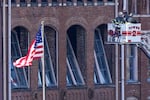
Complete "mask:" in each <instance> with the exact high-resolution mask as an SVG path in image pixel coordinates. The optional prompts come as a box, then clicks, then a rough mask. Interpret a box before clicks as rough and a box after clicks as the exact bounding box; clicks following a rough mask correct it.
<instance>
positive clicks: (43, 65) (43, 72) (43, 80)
mask: <svg viewBox="0 0 150 100" xmlns="http://www.w3.org/2000/svg"><path fill="white" fill-rule="evenodd" d="M41 24H42V26H41V32H42V41H43V47H44V21H42V22H41ZM43 49H44V48H43ZM41 60H42V82H43V100H45V95H46V94H45V92H46V91H45V64H44V50H43V57H42V58H41Z"/></svg>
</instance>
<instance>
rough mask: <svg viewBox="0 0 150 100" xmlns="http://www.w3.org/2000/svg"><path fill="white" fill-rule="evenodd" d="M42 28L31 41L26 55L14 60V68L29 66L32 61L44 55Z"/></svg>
mask: <svg viewBox="0 0 150 100" xmlns="http://www.w3.org/2000/svg"><path fill="white" fill-rule="evenodd" d="M41 29H42V26H40V29H39V31H38V32H37V34H36V37H35V39H34V40H33V41H32V43H31V45H30V47H29V49H28V52H27V55H26V56H24V57H21V58H19V59H18V60H16V61H15V62H14V63H13V65H14V66H16V67H24V66H31V65H32V61H33V60H34V59H39V58H41V57H42V56H43V53H44V42H43V39H42V30H41Z"/></svg>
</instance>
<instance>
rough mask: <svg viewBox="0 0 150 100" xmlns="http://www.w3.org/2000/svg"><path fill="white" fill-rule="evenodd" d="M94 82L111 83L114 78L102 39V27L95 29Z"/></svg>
mask: <svg viewBox="0 0 150 100" xmlns="http://www.w3.org/2000/svg"><path fill="white" fill-rule="evenodd" d="M94 61H95V63H94V82H95V84H111V83H112V79H111V75H110V71H109V66H108V61H107V58H106V54H105V49H104V45H103V39H102V31H101V29H100V28H97V29H96V30H95V36H94Z"/></svg>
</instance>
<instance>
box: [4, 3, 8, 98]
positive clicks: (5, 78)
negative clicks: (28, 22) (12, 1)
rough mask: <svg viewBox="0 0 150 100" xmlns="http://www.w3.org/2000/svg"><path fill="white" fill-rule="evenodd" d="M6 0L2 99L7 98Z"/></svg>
mask: <svg viewBox="0 0 150 100" xmlns="http://www.w3.org/2000/svg"><path fill="white" fill-rule="evenodd" d="M6 55H7V54H6V0H3V100H7V64H6V59H7V58H6Z"/></svg>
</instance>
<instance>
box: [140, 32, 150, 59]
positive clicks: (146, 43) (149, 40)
mask: <svg viewBox="0 0 150 100" xmlns="http://www.w3.org/2000/svg"><path fill="white" fill-rule="evenodd" d="M141 39H142V41H141V43H140V44H139V45H138V47H139V48H141V49H142V50H143V51H144V53H145V54H146V55H147V57H148V58H150V33H143V34H142V36H141Z"/></svg>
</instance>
